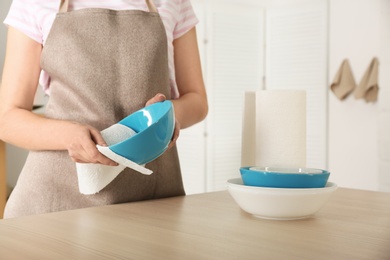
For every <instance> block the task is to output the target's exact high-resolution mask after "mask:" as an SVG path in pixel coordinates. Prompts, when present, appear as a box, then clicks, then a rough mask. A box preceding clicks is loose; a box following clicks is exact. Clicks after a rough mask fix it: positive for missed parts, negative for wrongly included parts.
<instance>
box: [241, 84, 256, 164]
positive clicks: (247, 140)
mask: <svg viewBox="0 0 390 260" xmlns="http://www.w3.org/2000/svg"><path fill="white" fill-rule="evenodd" d="M255 122H256V92H253V91H251V92H246V93H245V98H244V114H243V121H242V139H241V140H242V147H241V166H250V165H255V164H256V143H255V136H256V126H255Z"/></svg>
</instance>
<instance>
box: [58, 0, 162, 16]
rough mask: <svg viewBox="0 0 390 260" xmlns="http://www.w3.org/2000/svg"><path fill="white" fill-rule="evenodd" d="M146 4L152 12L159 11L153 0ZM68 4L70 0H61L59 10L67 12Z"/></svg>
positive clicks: (147, 1) (148, 0)
mask: <svg viewBox="0 0 390 260" xmlns="http://www.w3.org/2000/svg"><path fill="white" fill-rule="evenodd" d="M145 2H146V5H147V6H148V9H149V12H151V13H157V12H158V11H157V8H156V6H155V5H154V2H153V0H145ZM68 6H69V0H61V2H60V7H59V9H58V10H59V12H60V13H66V12H68Z"/></svg>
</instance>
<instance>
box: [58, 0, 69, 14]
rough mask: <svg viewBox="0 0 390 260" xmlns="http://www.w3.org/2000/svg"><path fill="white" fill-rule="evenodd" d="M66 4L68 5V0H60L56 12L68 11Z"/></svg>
mask: <svg viewBox="0 0 390 260" xmlns="http://www.w3.org/2000/svg"><path fill="white" fill-rule="evenodd" d="M68 6H69V0H61V2H60V8H59V9H58V12H60V13H66V12H68Z"/></svg>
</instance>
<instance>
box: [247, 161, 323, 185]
mask: <svg viewBox="0 0 390 260" xmlns="http://www.w3.org/2000/svg"><path fill="white" fill-rule="evenodd" d="M240 173H241V179H242V181H243V183H244V185H247V186H257V187H270V188H323V187H325V185H326V183H327V181H328V178H329V175H330V172H329V171H326V170H320V169H313V168H280V167H256V166H249V167H241V168H240Z"/></svg>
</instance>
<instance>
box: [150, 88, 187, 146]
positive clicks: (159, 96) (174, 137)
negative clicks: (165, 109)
mask: <svg viewBox="0 0 390 260" xmlns="http://www.w3.org/2000/svg"><path fill="white" fill-rule="evenodd" d="M166 99H167V98H166V97H165V96H164V95H163V94H161V93H158V94H157V95H155V96H154V97H152V98H151V99H149V100H148V101H147V102H146V104H145V106H149V105H151V104H154V103H157V102H163V101H164V100H166ZM179 133H180V123H179V121H178V120H177V119H176V118H175V130H174V132H173V135H172V139H171V142H170V143H169V145H168V149H170V148H171V147H173V146H174V145H175V144H176V141H177V138H179Z"/></svg>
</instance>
